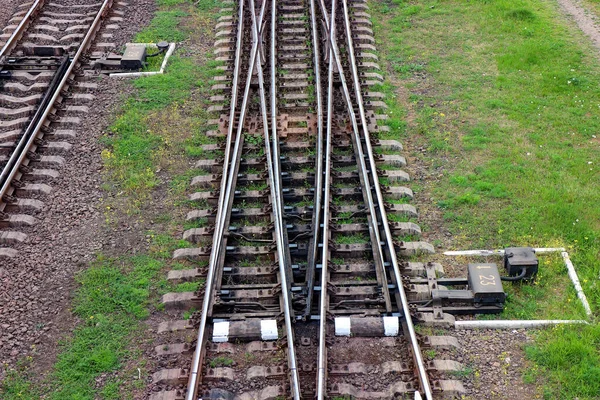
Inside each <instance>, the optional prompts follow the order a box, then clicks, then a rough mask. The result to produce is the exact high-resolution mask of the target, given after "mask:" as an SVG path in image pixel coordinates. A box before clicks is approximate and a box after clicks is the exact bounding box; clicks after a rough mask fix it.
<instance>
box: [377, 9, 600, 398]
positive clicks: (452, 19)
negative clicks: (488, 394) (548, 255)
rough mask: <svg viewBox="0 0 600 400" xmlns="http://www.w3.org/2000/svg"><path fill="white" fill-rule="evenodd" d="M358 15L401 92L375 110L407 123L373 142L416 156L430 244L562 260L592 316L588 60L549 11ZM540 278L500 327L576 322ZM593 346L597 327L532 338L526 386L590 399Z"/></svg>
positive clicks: (548, 269) (593, 155) (596, 84)
mask: <svg viewBox="0 0 600 400" xmlns="http://www.w3.org/2000/svg"><path fill="white" fill-rule="evenodd" d="M586 4H588V5H589V4H592V2H590V1H587V2H586ZM596 9H597V8H596ZM371 11H372V15H373V17H374V21H373V22H374V30H375V34H376V36H377V38H378V39H379V40H380V43H378V48H379V51H380V59H381V62H382V64H384V65H385V66H387V67H388V68H387V71H388V72H389V74H390V79H388V81H390V82H393V83H395V84H396V85H397V86H401V87H402V88H403V90H396V89H395V88H393V87H392V88H388V89H387V90H385V92H386V94H387V97H388V99H386V102H388V104H390V103H391V104H393V103H395V104H396V107H397V108H398V107H401V109H400V110H397V109H396V110H393V113H394V114H396V112H397V111H399V112H400V114H401V115H402V116H407V117H408V118H406V119H405V118H401V121H399V122H398V125H397V126H398V128H399V130H398V131H394V130H393V131H392V134H391V135H388V137H386V138H390V139H397V138H399V137H407V138H410V141H411V142H410V145H411V147H413V148H420V149H424V150H423V151H420V152H419V155H418V158H419V159H421V160H423V161H424V164H425V166H424V167H425V168H426V169H427V170H428V172H429V173H431V175H432V176H435V177H436V178H435V180H434V179H431V180H430V182H431V184H429V185H428V186H426V187H425V188H423V189H421V191H424V195H425V196H426V197H427V198H433V199H435V200H434V201H435V203H436V205H437V206H438V208H439V210H440V211H441V213H442V214H443V220H442V221H440V223H439V225H442V226H443V229H439V231H440V232H443V231H448V232H451V234H452V237H453V243H452V245H453V246H455V247H457V248H503V247H506V246H510V245H529V246H534V247H549V246H551V247H567V248H569V252H570V254H571V255H572V257H573V261H574V263H575V265H577V266H578V273H579V274H580V279H581V281H582V285H583V287H584V290H585V291H586V293H587V295H588V296H589V300H590V302H591V304H592V308H593V309H594V311H596V312H597V307H598V305H599V304H600V291H598V290H597V288H598V284H599V281H598V271H600V265H599V262H598V259H597V254H598V253H599V252H600V226H599V225H598V223H597V221H599V220H600V210H598V207H595V205H596V204H597V203H598V193H600V183H599V182H600V181H599V180H598V179H597V174H598V172H597V169H596V168H597V166H596V165H595V164H596V160H597V152H598V138H597V137H596V136H597V134H598V132H599V130H600V129H599V128H600V113H599V112H598V111H599V107H600V104H599V103H598V98H600V66H599V64H598V60H597V58H596V56H595V54H597V52H596V50H595V49H593V48H592V47H591V45H590V43H589V42H588V41H587V39H585V38H584V37H583V35H582V34H581V32H579V31H578V29H577V27H576V26H574V25H567V24H566V23H565V19H564V18H563V17H562V16H561V15H560V10H559V9H558V5H557V4H556V3H552V2H550V3H540V2H536V1H533V0H516V1H515V0H511V1H508V0H498V1H494V2H464V1H458V0H453V1H447V2H438V1H425V2H421V3H419V4H414V3H409V2H405V1H399V0H394V1H391V2H383V3H382V2H379V3H376V2H372V3H371ZM393 98H396V99H393ZM405 121H408V123H409V125H406V122H405ZM407 133H408V134H407ZM413 189H414V188H413ZM446 241H447V239H445V240H444V242H446ZM551 263H553V261H551ZM541 271H542V272H541V273H542V276H541V279H540V280H539V283H538V285H534V286H527V287H526V286H525V285H523V286H518V285H517V286H510V287H508V286H507V291H508V292H509V300H508V304H507V311H506V313H505V315H501V317H502V318H504V317H510V318H521V317H530V316H539V315H542V314H545V315H552V316H554V317H556V318H566V319H570V318H577V317H578V316H580V315H581V313H580V310H578V309H577V308H576V307H575V308H574V306H573V304H574V302H575V298H574V297H573V295H574V293H573V292H572V289H571V285H570V283H569V282H568V279H565V272H564V269H562V268H560V267H557V268H556V269H555V268H554V265H553V264H551V265H548V266H546V265H544V266H543V268H542V270H541ZM568 299H571V302H570V303H569V302H568ZM599 340H600V331H598V325H596V324H592V325H591V326H568V327H561V328H560V329H556V330H544V331H540V332H539V333H538V334H536V343H535V345H533V346H531V347H528V350H527V352H526V354H527V357H528V358H529V360H531V362H532V364H533V366H532V368H531V369H530V370H533V371H537V373H527V374H526V375H525V380H526V382H529V383H537V384H538V389H539V392H540V394H541V395H542V396H543V397H544V398H547V399H556V398H576V397H579V398H586V397H587V398H593V397H596V396H597V395H598V393H600V387H599V386H598V385H599V383H598V382H600V380H599V379H598V374H599V371H600V358H599V357H598V354H597V352H596V353H593V352H592V351H591V348H592V347H593V346H594V345H595V346H596V347H597V345H598V342H599ZM592 343H593V344H592ZM532 349H535V350H532Z"/></svg>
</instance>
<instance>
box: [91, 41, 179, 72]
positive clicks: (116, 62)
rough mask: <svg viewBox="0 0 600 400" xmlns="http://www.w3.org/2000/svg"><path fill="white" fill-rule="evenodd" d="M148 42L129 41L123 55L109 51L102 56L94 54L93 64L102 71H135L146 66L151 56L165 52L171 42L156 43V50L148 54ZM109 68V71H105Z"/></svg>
mask: <svg viewBox="0 0 600 400" xmlns="http://www.w3.org/2000/svg"><path fill="white" fill-rule="evenodd" d="M147 48H148V45H147V44H146V43H127V44H126V45H125V51H124V53H123V55H119V54H114V53H107V54H102V55H100V56H92V60H93V61H92V66H93V68H94V69H96V70H100V71H101V72H103V73H104V72H107V73H108V72H115V71H118V70H126V71H135V70H140V69H142V68H144V67H145V66H146V60H147V59H148V58H149V57H156V56H158V55H159V54H163V53H164V52H166V51H167V49H168V48H169V43H167V42H164V41H163V42H159V43H157V44H156V47H155V49H156V50H157V51H156V52H154V53H152V54H148V52H147ZM105 70H108V71H105Z"/></svg>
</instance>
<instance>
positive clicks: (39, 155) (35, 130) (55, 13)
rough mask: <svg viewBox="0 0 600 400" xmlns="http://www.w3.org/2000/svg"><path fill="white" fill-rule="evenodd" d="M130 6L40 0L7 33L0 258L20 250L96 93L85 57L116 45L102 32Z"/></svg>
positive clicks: (3, 38) (0, 112) (1, 81)
mask: <svg viewBox="0 0 600 400" xmlns="http://www.w3.org/2000/svg"><path fill="white" fill-rule="evenodd" d="M113 3H114V4H115V5H116V7H113ZM124 6H126V4H125V3H117V2H113V0H86V1H78V2H75V1H69V0H52V1H47V0H35V1H34V2H32V3H28V4H26V5H24V6H22V7H21V8H20V9H19V10H18V11H17V12H16V13H15V15H14V16H13V18H12V19H11V20H10V21H9V24H10V25H9V26H7V27H6V28H4V30H3V33H2V35H0V44H1V45H2V49H1V50H0V170H1V173H0V257H13V256H15V255H16V254H17V250H16V249H15V247H16V246H18V244H19V243H21V242H23V241H24V240H25V239H26V237H27V235H26V233H24V232H23V230H24V229H23V228H24V227H27V226H31V225H33V224H34V223H35V221H36V218H35V217H34V215H35V214H36V213H37V212H39V211H40V210H41V209H42V208H43V202H42V200H43V198H44V196H45V195H47V194H48V193H50V191H51V189H52V188H51V183H52V180H53V179H56V178H57V177H58V174H59V172H58V170H59V169H60V166H61V165H62V164H63V163H64V162H65V155H66V154H68V152H69V150H70V148H71V146H72V145H71V141H72V140H73V139H74V138H75V136H76V130H75V127H76V126H77V124H78V123H79V122H80V121H81V119H82V118H84V117H85V115H86V114H87V113H88V112H89V111H90V105H91V104H92V102H93V99H94V95H93V94H92V92H93V90H94V89H95V88H96V86H97V84H96V83H94V82H90V81H89V80H88V79H86V78H85V77H84V76H83V74H82V73H81V69H82V66H83V65H84V64H85V62H86V61H85V55H86V54H89V53H90V52H91V53H94V52H96V53H102V52H104V51H106V50H108V49H110V48H112V47H114V46H115V45H114V44H113V43H110V41H108V42H106V41H102V40H97V38H98V37H101V38H102V39H104V40H109V39H110V38H111V37H112V34H111V33H110V31H111V30H115V29H119V25H118V23H119V22H120V21H121V18H120V16H119V15H122V11H117V10H116V9H115V8H118V7H124ZM109 13H110V14H109ZM99 35H100V36H99Z"/></svg>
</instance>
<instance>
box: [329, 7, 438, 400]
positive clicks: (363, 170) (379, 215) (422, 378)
mask: <svg viewBox="0 0 600 400" xmlns="http://www.w3.org/2000/svg"><path fill="white" fill-rule="evenodd" d="M335 3H336V0H332V10H331V22H330V20H329V16H328V13H327V9H326V7H325V3H324V0H320V1H319V5H320V8H321V12H322V14H323V16H324V19H325V28H326V30H328V31H329V32H328V33H329V34H328V35H327V36H328V41H329V45H330V55H332V56H333V57H332V58H333V60H330V66H331V63H333V62H335V64H336V67H337V69H338V72H339V74H340V80H341V83H342V89H343V90H342V91H343V95H344V97H345V100H346V104H347V106H348V114H349V116H350V120H351V122H352V128H353V142H354V143H353V144H354V147H355V152H356V158H357V162H358V163H359V167H360V168H359V175H360V176H361V180H362V181H363V189H366V190H363V193H364V195H365V197H366V203H367V207H368V208H369V215H370V223H369V230H370V233H371V238H372V239H375V240H372V241H371V243H372V246H373V250H374V256H375V258H376V261H378V260H377V259H379V261H380V265H381V266H382V267H383V265H384V260H383V256H384V253H383V249H382V246H381V232H380V230H379V224H381V227H382V228H383V235H384V236H385V245H386V247H387V248H388V252H389V258H390V261H391V265H392V268H393V275H394V276H393V278H394V280H395V282H396V289H397V290H398V294H399V297H400V302H401V305H400V306H401V308H402V314H403V316H404V321H405V323H404V324H403V326H404V327H405V331H406V333H407V334H408V336H409V341H410V345H411V350H412V351H411V353H412V355H413V359H414V361H415V364H416V369H417V374H418V378H419V383H420V386H421V388H422V390H423V392H424V394H425V398H426V399H428V400H431V399H432V398H433V397H432V392H431V386H430V383H429V379H428V377H427V371H426V368H425V365H424V361H423V358H422V355H421V350H420V346H419V343H418V341H417V337H416V333H415V330H414V325H413V323H412V319H411V315H410V308H409V304H408V300H407V297H406V293H405V292H404V288H403V286H402V277H401V275H400V269H399V266H398V261H397V255H396V251H395V248H394V243H393V239H392V235H391V231H390V228H389V225H388V221H387V215H386V212H385V204H384V201H383V195H382V192H381V188H380V185H379V181H378V179H377V176H376V175H375V171H377V169H376V165H375V158H374V155H373V149H372V146H371V142H370V135H369V131H368V126H367V123H366V117H365V112H364V107H363V102H362V93H361V90H360V81H359V78H358V69H357V65H356V59H355V56H354V46H353V41H352V32H351V30H350V20H349V15H348V4H347V0H342V4H343V11H344V13H343V14H344V15H343V19H344V25H345V38H346V40H347V43H348V54H349V58H350V60H349V61H350V62H349V64H350V68H351V71H352V79H353V85H354V89H355V93H354V94H355V96H356V102H357V103H358V109H359V118H360V123H361V125H362V137H361V132H360V130H359V127H358V121H357V117H356V113H355V112H354V105H353V100H352V98H351V95H350V91H349V89H348V84H347V83H346V79H345V76H344V69H343V65H342V62H341V57H340V54H339V49H338V47H337V43H336V39H335V11H336V4H335ZM329 79H332V76H331V75H330V77H329ZM329 112H330V110H328V113H329ZM328 118H329V116H328ZM362 141H364V142H365V147H366V149H363V146H362ZM365 150H366V151H365ZM365 156H366V157H367V158H368V163H369V166H368V167H367V165H366V162H365ZM327 167H328V166H327V164H326V168H327ZM369 169H370V171H372V172H373V173H372V174H369ZM369 175H371V177H372V181H373V182H372V183H371V182H370V179H369ZM326 179H328V178H327V172H326ZM326 182H327V180H326ZM327 187H328V185H325V190H326V192H327ZM371 187H373V188H374V189H375V196H373V193H372V192H371ZM373 197H375V199H376V200H374V199H373ZM324 202H325V204H327V203H328V200H327V195H326V196H325V199H324ZM375 202H376V203H375ZM325 207H326V209H327V206H326V205H325ZM326 212H327V211H326V210H325V211H324V214H325V213H326ZM323 226H324V228H323V230H324V233H323V237H324V239H323V249H325V248H326V247H327V246H326V239H325V238H326V237H327V236H325V235H326V233H327V232H326V229H327V217H326V216H324V223H323ZM323 255H324V256H326V255H327V253H326V252H325V251H323ZM322 260H323V261H322V263H323V266H322V268H323V270H322V277H323V278H322V283H321V286H322V288H321V304H320V329H319V332H320V337H319V353H318V371H317V399H319V400H320V399H324V398H325V396H326V388H325V385H326V372H327V366H326V363H327V355H326V352H327V349H326V340H325V338H324V335H325V333H326V329H325V322H324V321H323V319H324V318H325V317H326V311H327V304H326V302H327V295H326V287H325V285H326V284H327V283H326V282H325V279H326V275H327V266H326V260H327V258H323V259H322ZM380 272H381V273H383V276H382V278H383V279H382V280H381V282H382V283H383V287H382V289H383V290H384V291H386V290H387V289H388V287H387V277H386V276H385V269H384V268H381V271H380ZM388 293H389V292H388ZM388 299H389V295H388V296H386V300H388ZM386 306H387V309H388V312H389V311H390V307H389V304H387V305H386Z"/></svg>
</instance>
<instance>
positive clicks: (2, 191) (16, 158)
mask: <svg viewBox="0 0 600 400" xmlns="http://www.w3.org/2000/svg"><path fill="white" fill-rule="evenodd" d="M112 4H113V0H104V2H103V3H102V6H101V7H100V9H99V10H98V12H97V13H96V17H95V18H94V21H93V22H92V24H91V25H90V28H89V29H88V31H87V34H86V35H85V37H84V38H83V40H82V42H81V45H80V46H79V49H78V50H77V52H76V53H75V55H74V56H73V58H72V60H71V63H70V64H69V68H68V69H67V71H66V72H65V74H64V76H63V78H62V79H61V81H60V83H59V84H58V86H57V88H56V90H55V91H54V94H53V95H52V98H51V99H50V102H49V103H48V106H47V107H46V109H45V110H44V113H43V114H42V116H41V117H40V119H39V121H38V123H37V124H36V125H35V127H34V128H33V129H32V130H31V131H30V134H28V135H27V136H25V135H23V136H22V137H21V139H20V140H19V143H18V144H17V150H18V151H15V152H13V154H12V155H11V157H10V158H9V161H8V162H7V166H9V165H11V166H12V167H10V168H8V169H5V170H3V171H2V175H3V182H2V186H1V187H0V204H1V201H2V198H3V197H4V196H5V195H6V194H7V191H8V189H9V188H10V187H11V181H12V179H13V178H14V177H15V175H16V174H17V173H18V172H19V166H20V165H21V164H22V163H23V161H24V160H25V159H26V158H27V154H28V152H29V150H30V149H31V147H32V146H33V144H34V142H35V139H36V138H37V136H38V133H39V132H40V130H41V129H42V126H44V123H45V122H46V119H47V118H48V115H50V113H51V112H52V111H53V110H54V108H55V107H54V106H55V104H56V101H57V100H58V98H59V97H61V96H62V92H63V90H65V89H66V88H68V81H69V80H70V78H71V74H72V73H73V70H74V69H75V67H76V66H77V65H78V61H79V58H80V57H81V55H82V54H83V52H84V51H86V50H87V48H88V46H89V45H90V44H91V41H92V40H93V38H94V36H95V34H96V30H97V29H98V28H99V22H100V20H101V19H102V17H103V15H104V13H105V12H107V11H108V9H109V8H110V7H111V6H112ZM5 171H7V172H5Z"/></svg>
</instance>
